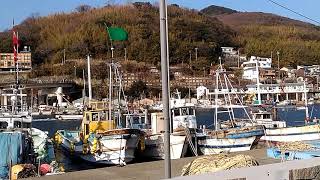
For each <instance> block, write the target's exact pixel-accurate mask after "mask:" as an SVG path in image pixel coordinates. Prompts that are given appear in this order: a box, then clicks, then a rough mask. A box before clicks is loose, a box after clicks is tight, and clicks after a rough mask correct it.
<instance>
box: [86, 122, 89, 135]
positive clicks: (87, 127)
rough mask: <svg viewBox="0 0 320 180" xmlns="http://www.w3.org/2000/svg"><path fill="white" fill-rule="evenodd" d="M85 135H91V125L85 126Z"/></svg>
mask: <svg viewBox="0 0 320 180" xmlns="http://www.w3.org/2000/svg"><path fill="white" fill-rule="evenodd" d="M85 133H86V135H87V134H89V124H86V125H85Z"/></svg>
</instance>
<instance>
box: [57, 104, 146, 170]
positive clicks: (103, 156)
mask: <svg viewBox="0 0 320 180" xmlns="http://www.w3.org/2000/svg"><path fill="white" fill-rule="evenodd" d="M54 138H55V142H56V143H57V144H58V145H59V146H61V147H62V148H63V149H65V150H66V151H67V152H69V153H70V154H71V155H75V156H77V157H80V158H81V159H83V160H85V161H88V162H91V163H97V164H109V165H126V164H127V163H129V162H131V161H132V160H133V159H134V157H135V151H136V150H137V147H138V143H143V142H141V141H143V139H144V134H143V132H142V131H140V130H138V129H129V128H123V129H116V124H115V121H113V120H109V119H108V111H107V110H91V111H85V112H84V116H83V120H82V124H81V130H80V131H68V130H59V131H57V132H56V134H55V137H54Z"/></svg>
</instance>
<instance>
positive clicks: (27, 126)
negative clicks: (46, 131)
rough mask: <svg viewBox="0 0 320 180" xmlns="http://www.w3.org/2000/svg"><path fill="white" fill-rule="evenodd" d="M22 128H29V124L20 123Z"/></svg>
mask: <svg viewBox="0 0 320 180" xmlns="http://www.w3.org/2000/svg"><path fill="white" fill-rule="evenodd" d="M22 127H23V128H31V123H22Z"/></svg>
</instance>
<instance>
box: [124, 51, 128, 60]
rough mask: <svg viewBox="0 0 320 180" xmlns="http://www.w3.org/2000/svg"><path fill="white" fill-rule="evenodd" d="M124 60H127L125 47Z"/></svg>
mask: <svg viewBox="0 0 320 180" xmlns="http://www.w3.org/2000/svg"><path fill="white" fill-rule="evenodd" d="M124 60H125V61H126V60H127V48H124Z"/></svg>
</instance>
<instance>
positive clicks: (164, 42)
mask: <svg viewBox="0 0 320 180" xmlns="http://www.w3.org/2000/svg"><path fill="white" fill-rule="evenodd" d="M159 7H160V9H159V11H160V44H161V79H162V82H161V83H162V101H163V117H164V122H165V133H164V153H165V178H166V179H169V178H171V157H170V112H169V110H170V109H169V73H168V72H169V70H168V66H169V62H168V61H169V48H168V23H167V1H166V0H160V6H159Z"/></svg>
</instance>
